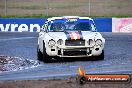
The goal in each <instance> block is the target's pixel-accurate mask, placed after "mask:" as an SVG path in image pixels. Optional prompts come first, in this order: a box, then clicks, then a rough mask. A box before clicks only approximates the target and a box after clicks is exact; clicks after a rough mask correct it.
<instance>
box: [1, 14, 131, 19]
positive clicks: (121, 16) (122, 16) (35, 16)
mask: <svg viewBox="0 0 132 88" xmlns="http://www.w3.org/2000/svg"><path fill="white" fill-rule="evenodd" d="M49 17H57V16H46V15H42V14H39V15H35V14H34V15H27V16H13V15H12V16H0V18H49ZM87 17H91V18H112V17H115V18H129V17H132V16H131V15H130V16H129V15H127V16H126V15H118V16H87Z"/></svg>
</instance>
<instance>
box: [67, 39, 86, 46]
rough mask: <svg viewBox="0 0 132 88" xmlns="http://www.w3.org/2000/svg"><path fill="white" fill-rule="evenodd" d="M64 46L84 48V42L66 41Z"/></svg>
mask: <svg viewBox="0 0 132 88" xmlns="http://www.w3.org/2000/svg"><path fill="white" fill-rule="evenodd" d="M65 45H66V46H85V40H66V43H65Z"/></svg>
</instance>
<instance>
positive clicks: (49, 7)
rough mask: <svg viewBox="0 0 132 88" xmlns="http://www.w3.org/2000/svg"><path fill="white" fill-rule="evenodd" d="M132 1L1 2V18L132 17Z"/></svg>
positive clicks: (43, 0) (7, 0)
mask: <svg viewBox="0 0 132 88" xmlns="http://www.w3.org/2000/svg"><path fill="white" fill-rule="evenodd" d="M131 5H132V0H0V16H4V15H6V16H30V15H47V16H62V15H80V16H131V15H132V9H131Z"/></svg>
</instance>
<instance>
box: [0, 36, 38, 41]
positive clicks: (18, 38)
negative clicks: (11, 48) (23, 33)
mask: <svg viewBox="0 0 132 88" xmlns="http://www.w3.org/2000/svg"><path fill="white" fill-rule="evenodd" d="M32 38H37V37H20V38H8V39H0V41H10V40H21V39H32Z"/></svg>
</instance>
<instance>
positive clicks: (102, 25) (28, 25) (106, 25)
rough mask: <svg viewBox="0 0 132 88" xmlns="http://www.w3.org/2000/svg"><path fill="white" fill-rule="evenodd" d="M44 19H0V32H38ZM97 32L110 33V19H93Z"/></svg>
mask: <svg viewBox="0 0 132 88" xmlns="http://www.w3.org/2000/svg"><path fill="white" fill-rule="evenodd" d="M45 20H46V18H0V32H39V31H40V28H41V27H42V25H43V24H44V22H45ZM93 20H94V21H95V25H96V28H97V31H98V32H112V18H93Z"/></svg>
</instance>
